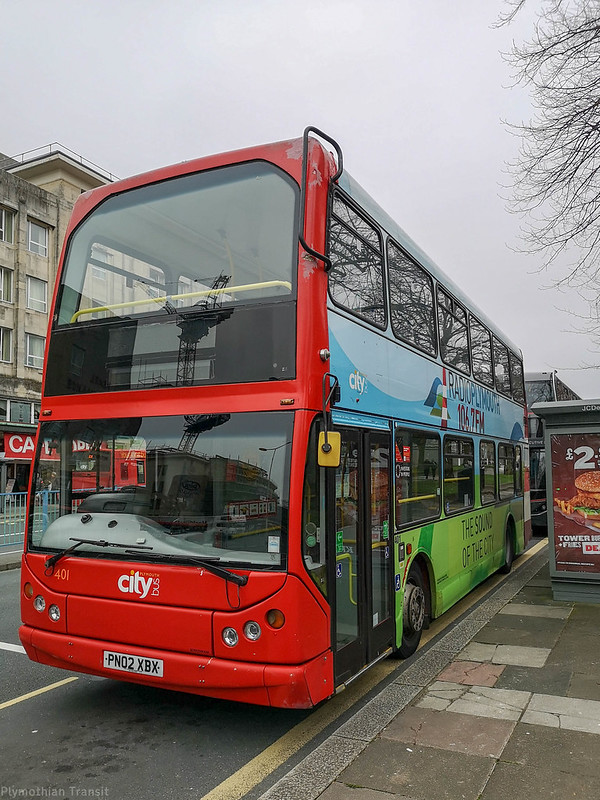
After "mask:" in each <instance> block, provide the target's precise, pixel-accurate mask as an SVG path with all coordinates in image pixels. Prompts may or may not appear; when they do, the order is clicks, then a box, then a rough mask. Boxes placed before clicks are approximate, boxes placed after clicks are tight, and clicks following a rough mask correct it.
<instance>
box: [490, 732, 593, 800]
mask: <svg viewBox="0 0 600 800" xmlns="http://www.w3.org/2000/svg"><path fill="white" fill-rule="evenodd" d="M502 761H507V762H510V763H514V764H520V765H522V766H528V767H539V768H540V769H544V768H546V767H548V766H550V767H555V768H560V769H561V770H563V771H567V772H570V773H577V774H582V775H588V776H591V777H599V776H600V771H599V769H598V738H597V736H594V735H593V734H589V733H579V732H574V731H566V730H561V729H560V728H546V727H540V726H538V725H527V724H525V723H523V722H519V723H518V724H517V725H516V726H515V728H514V730H513V732H512V735H511V737H510V739H509V740H508V744H507V745H506V747H505V748H504V752H503V754H502ZM565 796H566V797H569V796H570V795H568V794H567V795H565ZM596 796H597V795H596ZM586 800H587V799H586ZM589 800H594V798H592V797H590V798H589Z"/></svg>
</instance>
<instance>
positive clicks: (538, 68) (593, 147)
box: [497, 0, 600, 342]
mask: <svg viewBox="0 0 600 800" xmlns="http://www.w3.org/2000/svg"><path fill="white" fill-rule="evenodd" d="M537 1H538V4H539V8H538V11H537V21H536V23H535V26H534V30H533V34H532V37H531V39H530V40H529V41H527V42H525V43H523V44H513V47H512V49H511V51H510V53H508V54H507V56H506V58H507V60H508V61H509V63H510V64H511V66H512V68H513V71H514V76H515V83H516V84H521V85H524V86H527V87H528V88H529V89H530V91H531V95H532V102H533V107H534V115H533V118H532V119H531V120H530V121H529V122H527V123H523V124H520V125H515V124H510V125H509V128H510V130H511V131H512V132H513V133H514V134H515V135H517V136H519V137H520V138H521V147H520V153H519V157H518V159H517V161H516V162H515V163H513V164H511V165H509V169H510V172H511V174H512V178H513V198H512V208H513V210H515V211H516V212H518V213H520V214H521V215H522V216H523V218H524V220H525V223H524V228H523V239H524V242H525V246H526V249H527V250H529V251H533V252H536V253H540V254H542V255H543V258H544V265H545V266H548V265H550V264H552V263H553V262H555V261H556V260H557V259H558V258H559V257H561V256H563V255H564V254H568V255H570V256H571V257H572V253H573V252H576V253H577V259H576V262H575V263H574V264H573V265H572V267H571V268H570V269H568V270H567V271H566V272H565V274H564V275H563V276H562V277H561V278H560V279H559V280H558V281H557V285H559V286H560V285H563V286H572V287H576V288H577V289H578V290H579V293H580V294H581V295H582V296H584V297H585V299H586V300H587V302H588V303H589V307H590V315H589V318H588V319H587V321H586V326H587V330H588V331H590V332H591V333H592V334H593V335H594V336H595V338H596V340H597V341H599V342H600V316H599V313H600V0H537ZM528 2H531V3H533V2H535V0H506V4H507V11H506V13H505V14H503V15H502V17H501V18H500V20H499V21H498V23H497V25H498V26H502V25H508V24H510V22H512V21H513V20H514V18H515V16H516V15H517V14H518V13H519V12H520V11H521V10H522V9H523V7H524V6H525V5H526V4H527V3H528Z"/></svg>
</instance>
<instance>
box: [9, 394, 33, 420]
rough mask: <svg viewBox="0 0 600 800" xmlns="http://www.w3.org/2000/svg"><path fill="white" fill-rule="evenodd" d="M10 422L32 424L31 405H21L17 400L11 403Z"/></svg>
mask: <svg viewBox="0 0 600 800" xmlns="http://www.w3.org/2000/svg"><path fill="white" fill-rule="evenodd" d="M10 421H11V422H27V423H28V424H30V423H31V403H20V402H18V401H17V400H11V401H10Z"/></svg>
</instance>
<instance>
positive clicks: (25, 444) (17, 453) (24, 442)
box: [4, 433, 35, 461]
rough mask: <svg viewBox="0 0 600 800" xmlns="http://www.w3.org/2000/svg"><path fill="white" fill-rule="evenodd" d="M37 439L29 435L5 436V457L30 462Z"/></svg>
mask: <svg viewBox="0 0 600 800" xmlns="http://www.w3.org/2000/svg"><path fill="white" fill-rule="evenodd" d="M34 450H35V437H34V436H32V435H31V434H28V433H5V434H4V457H5V458H7V459H11V458H20V459H27V460H28V461H29V460H31V458H33V453H34Z"/></svg>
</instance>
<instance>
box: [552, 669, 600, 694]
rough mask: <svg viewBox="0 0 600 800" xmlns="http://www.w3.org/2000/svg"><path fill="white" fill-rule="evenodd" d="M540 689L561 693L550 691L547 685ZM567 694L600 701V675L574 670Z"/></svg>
mask: <svg viewBox="0 0 600 800" xmlns="http://www.w3.org/2000/svg"><path fill="white" fill-rule="evenodd" d="M539 691H542V692H544V693H545V694H559V692H552V691H550V690H549V688H547V687H544V688H542V687H540V689H539ZM567 696H568V697H583V698H586V699H587V700H597V701H600V675H590V674H587V673H586V674H583V673H581V672H574V673H573V675H572V677H571V681H570V683H569V689H568V691H567Z"/></svg>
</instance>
